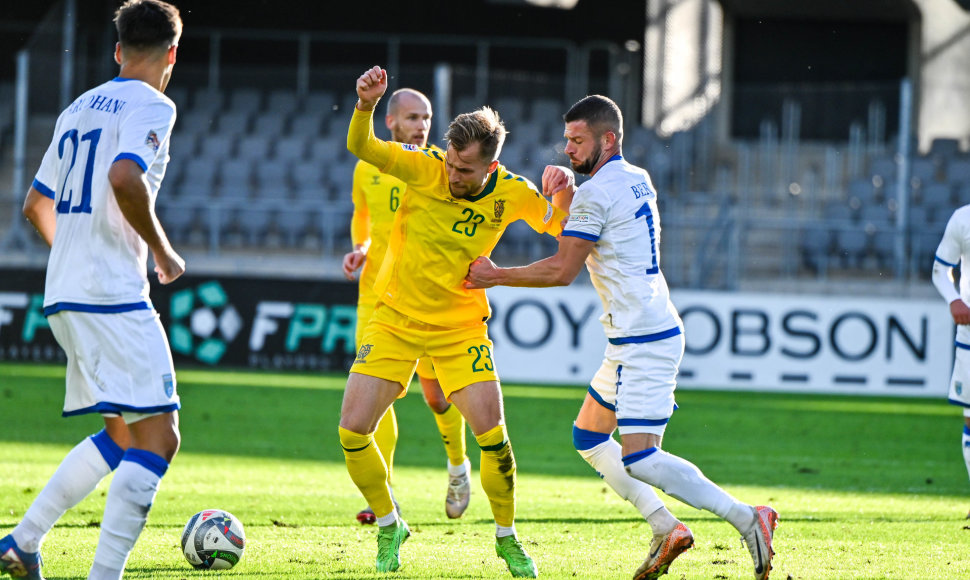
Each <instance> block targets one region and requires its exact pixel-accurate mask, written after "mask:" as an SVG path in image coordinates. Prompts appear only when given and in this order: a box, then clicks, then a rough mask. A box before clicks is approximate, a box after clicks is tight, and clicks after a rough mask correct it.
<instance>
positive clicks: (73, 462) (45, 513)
mask: <svg viewBox="0 0 970 580" xmlns="http://www.w3.org/2000/svg"><path fill="white" fill-rule="evenodd" d="M123 453H124V452H123V451H122V450H121V448H120V447H118V445H117V444H115V442H114V441H112V440H111V438H110V437H108V434H107V433H106V432H105V431H101V432H99V433H97V434H95V435H92V436H91V437H87V438H85V439H84V440H83V441H81V442H80V443H78V444H77V445H75V446H74V449H71V451H70V452H68V454H67V455H66V456H65V457H64V459H63V460H62V461H61V464H60V465H59V466H58V467H57V471H55V472H54V475H52V476H51V478H50V480H49V481H48V482H47V485H45V486H44V489H42V490H41V492H40V493H39V494H37V498H36V499H34V502H33V503H32V504H31V505H30V508H29V509H28V510H27V513H25V514H24V518H23V520H22V521H21V522H20V524H19V525H18V526H17V527H16V528H14V530H13V532H12V533H11V534H12V535H13V539H14V541H16V542H17V545H18V546H20V549H21V550H24V551H25V552H39V551H40V545H41V543H42V542H43V541H44V536H46V535H47V532H49V531H50V530H51V528H53V527H54V524H55V523H57V520H59V519H60V518H61V516H63V515H64V512H66V511H67V510H69V509H71V508H72V507H74V506H75V505H77V504H78V503H79V502H80V501H81V500H82V499H84V498H85V497H87V496H88V494H90V493H91V492H92V491H94V488H95V487H97V485H98V483H100V481H101V480H102V479H104V478H105V476H106V475H108V474H109V473H111V470H112V469H114V468H115V467H117V466H118V462H119V461H121V455H122V454H123Z"/></svg>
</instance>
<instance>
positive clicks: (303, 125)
mask: <svg viewBox="0 0 970 580" xmlns="http://www.w3.org/2000/svg"><path fill="white" fill-rule="evenodd" d="M328 117H329V113H326V112H322V111H307V112H303V113H297V114H295V115H294V116H293V118H292V119H291V120H290V132H289V134H290V135H293V136H297V137H319V136H321V135H323V134H324V127H325V124H324V119H326V118H328Z"/></svg>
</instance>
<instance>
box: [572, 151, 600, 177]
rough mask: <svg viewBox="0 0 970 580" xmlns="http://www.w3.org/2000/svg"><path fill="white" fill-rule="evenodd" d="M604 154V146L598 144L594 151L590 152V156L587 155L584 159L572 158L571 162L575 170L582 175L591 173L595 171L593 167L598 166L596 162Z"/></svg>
mask: <svg viewBox="0 0 970 580" xmlns="http://www.w3.org/2000/svg"><path fill="white" fill-rule="evenodd" d="M602 154H603V148H602V147H600V146H599V145H597V146H596V149H593V150H592V151H590V152H589V157H587V158H586V159H584V160H583V161H573V160H572V159H570V160H569V164H570V165H572V166H573V170H574V171H575V172H576V173H579V174H581V175H589V174H590V173H592V172H593V168H594V167H596V163H597V162H598V161H599V159H600V155H602Z"/></svg>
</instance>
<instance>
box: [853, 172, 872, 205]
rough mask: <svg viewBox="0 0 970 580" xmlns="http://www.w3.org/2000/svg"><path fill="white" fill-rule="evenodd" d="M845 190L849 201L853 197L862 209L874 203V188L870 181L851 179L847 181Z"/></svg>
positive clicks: (866, 179)
mask: <svg viewBox="0 0 970 580" xmlns="http://www.w3.org/2000/svg"><path fill="white" fill-rule="evenodd" d="M847 189H848V191H847V193H848V197H849V199H852V198H853V197H854V198H856V199H858V200H859V203H860V205H861V206H863V207H864V206H866V205H871V204H874V203H876V188H875V186H874V185H873V184H872V180H871V179H868V178H859V179H853V180H851V181H849V184H848V186H847Z"/></svg>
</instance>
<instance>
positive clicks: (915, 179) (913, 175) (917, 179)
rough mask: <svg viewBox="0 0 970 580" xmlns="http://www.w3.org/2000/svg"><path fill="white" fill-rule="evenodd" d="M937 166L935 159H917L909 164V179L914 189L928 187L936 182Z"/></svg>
mask: <svg viewBox="0 0 970 580" xmlns="http://www.w3.org/2000/svg"><path fill="white" fill-rule="evenodd" d="M936 169H937V165H936V162H935V161H934V160H933V159H930V158H927V157H917V158H916V159H913V160H912V162H910V164H909V178H910V182H911V183H912V184H913V186H914V187H926V186H928V185H929V184H931V183H933V182H935V181H936V174H937V171H936Z"/></svg>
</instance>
